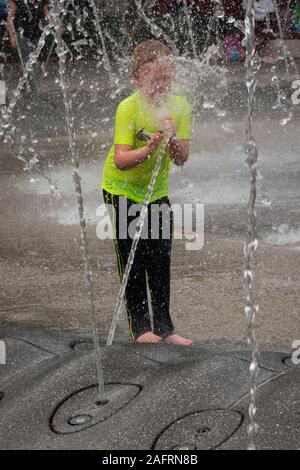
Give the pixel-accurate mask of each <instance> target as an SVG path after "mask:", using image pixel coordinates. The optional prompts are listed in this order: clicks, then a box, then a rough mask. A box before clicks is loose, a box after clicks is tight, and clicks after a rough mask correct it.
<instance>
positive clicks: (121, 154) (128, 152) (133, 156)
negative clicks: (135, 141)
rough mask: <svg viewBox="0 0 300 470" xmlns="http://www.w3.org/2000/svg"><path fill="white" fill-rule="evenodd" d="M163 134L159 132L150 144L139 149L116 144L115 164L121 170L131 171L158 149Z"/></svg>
mask: <svg viewBox="0 0 300 470" xmlns="http://www.w3.org/2000/svg"><path fill="white" fill-rule="evenodd" d="M162 137H163V136H162V134H160V133H159V132H158V133H157V134H154V136H152V137H151V139H150V140H149V142H148V144H147V145H145V146H144V147H140V148H138V149H134V150H133V149H132V147H131V145H121V144H115V164H116V167H117V168H119V170H129V169H130V168H134V167H135V166H137V165H140V164H141V163H142V162H144V161H145V160H147V159H148V158H150V157H151V156H152V155H153V153H154V152H155V150H156V149H157V147H158V145H159V142H160V140H161V139H162Z"/></svg>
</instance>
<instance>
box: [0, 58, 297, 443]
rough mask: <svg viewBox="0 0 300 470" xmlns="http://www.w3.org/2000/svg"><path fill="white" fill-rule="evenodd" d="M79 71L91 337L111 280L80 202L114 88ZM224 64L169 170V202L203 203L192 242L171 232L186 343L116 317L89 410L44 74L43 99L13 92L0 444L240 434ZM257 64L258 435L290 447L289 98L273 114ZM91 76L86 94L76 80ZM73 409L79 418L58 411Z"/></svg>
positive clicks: (236, 186) (96, 167)
mask: <svg viewBox="0 0 300 470" xmlns="http://www.w3.org/2000/svg"><path fill="white" fill-rule="evenodd" d="M92 71H93V66H92V65H91V67H90V68H87V69H86V70H85V71H83V72H82V74H83V79H84V80H85V85H84V86H83V85H80V80H81V79H82V77H79V78H78V79H76V80H75V79H74V80H72V81H71V87H72V90H73V92H74V93H75V92H76V95H75V97H74V100H75V101H76V107H75V109H76V119H75V124H76V132H77V144H78V146H77V148H78V151H79V155H80V160H81V167H80V173H81V176H82V186H83V196H84V205H85V215H86V218H87V222H88V226H87V233H88V239H89V250H90V257H91V265H92V270H93V279H94V286H95V296H96V312H97V326H98V331H99V336H100V338H101V344H102V345H104V342H105V339H106V336H107V332H108V329H109V326H110V322H111V317H112V311H113V308H114V305H115V302H116V296H117V292H118V287H119V280H118V275H117V271H116V261H115V254H114V248H113V243H112V242H111V241H109V240H102V241H101V240H99V239H98V238H97V236H96V223H97V218H96V216H95V211H96V208H97V206H98V205H99V203H101V202H102V198H101V195H100V191H99V186H100V178H101V172H102V167H103V161H104V158H105V155H106V153H107V149H108V147H109V145H110V144H111V141H112V125H113V120H112V119H113V107H114V106H115V105H116V102H117V101H118V100H120V99H121V97H122V96H123V94H125V93H127V92H128V89H127V88H126V87H125V88H124V89H122V90H121V92H120V94H119V95H118V96H116V97H115V98H112V97H111V96H110V95H109V94H108V93H107V92H106V91H105V90H106V82H105V80H104V78H103V77H102V79H101V80H100V82H99V77H97V76H96V75H95V72H94V73H92ZM231 72H232V71H231ZM234 72H235V73H231V74H230V77H229V78H230V83H229V84H228V86H227V88H226V93H225V94H224V96H223V98H222V100H221V102H219V103H218V105H217V106H215V109H202V110H200V111H199V113H198V112H197V119H196V120H195V123H194V126H193V133H192V141H191V157H190V160H189V162H188V165H186V167H184V168H183V169H174V170H173V171H172V172H171V175H170V196H171V200H172V202H180V203H182V202H193V203H195V202H201V203H204V204H205V243H204V247H203V249H202V250H200V251H190V252H189V251H186V250H185V245H184V241H180V240H177V241H175V242H174V248H173V258H172V280H171V290H172V301H171V313H172V318H173V320H174V324H175V327H176V330H177V331H178V332H179V333H182V334H184V335H187V336H190V337H192V338H193V339H194V341H195V342H194V346H193V347H192V348H191V349H182V348H179V347H172V346H169V345H160V346H141V345H136V344H133V343H130V342H128V340H127V337H128V325H127V319H126V318H125V315H123V316H122V318H121V319H120V322H119V325H118V329H117V336H116V341H115V343H114V344H113V346H112V347H110V348H108V349H107V348H104V349H103V368H104V377H105V383H106V384H107V385H106V389H107V392H108V395H109V396H110V397H111V400H110V401H109V403H108V404H107V405H104V406H103V407H100V408H99V407H95V404H94V402H95V401H96V395H95V387H94V385H95V382H96V377H95V370H96V369H95V364H94V355H93V352H92V351H91V345H90V343H89V341H90V336H91V323H90V316H89V302H88V293H87V289H86V285H85V278H84V265H83V259H82V256H81V253H80V234H79V230H78V216H77V208H76V204H75V195H74V187H73V182H72V165H71V164H70V156H69V154H68V149H67V140H66V136H65V119H64V114H63V110H64V108H63V104H62V101H61V94H60V92H59V90H57V86H56V85H54V82H53V80H52V79H50V78H49V79H48V80H46V81H45V83H43V93H44V95H45V96H46V101H45V102H41V101H37V102H36V103H35V104H34V103H31V102H30V100H28V98H26V97H24V98H23V99H22V100H21V102H20V103H19V104H18V106H17V108H16V110H15V114H14V119H15V120H14V124H15V125H16V136H17V139H16V140H15V141H14V144H13V146H12V147H11V146H10V145H8V144H4V143H1V158H0V169H1V175H0V184H1V189H0V197H1V206H0V216H1V231H0V282H1V291H0V319H1V325H0V340H4V341H5V343H6V347H7V364H6V365H0V392H3V396H2V395H1V393H0V408H1V424H2V425H1V429H0V433H1V437H0V447H1V448H4V449H17V448H36V449H38V448H50V449H58V448H64V449H67V448H74V449H77V448H85V449H89V448H97V449H132V448H133V449H150V448H157V449H173V448H176V447H188V448H195V447H196V448H199V449H202V448H206V449H207V448H233V449H238V448H246V447H247V433H246V425H247V406H248V403H249V361H250V355H249V352H247V348H248V347H247V344H246V322H245V317H244V293H243V282H242V272H243V243H244V240H245V239H246V236H247V233H246V204H247V198H248V191H249V174H248V170H247V168H246V166H245V165H244V160H245V155H244V153H243V143H244V117H245V97H246V96H245V87H244V82H243V73H242V70H241V69H239V68H236V69H235V70H234ZM281 72H282V71H281ZM52 73H53V75H55V73H56V71H55V70H54V69H53V71H52ZM260 76H261V82H260V83H259V86H258V90H257V104H256V113H255V116H254V126H253V129H254V132H255V136H256V139H257V143H258V147H259V150H260V160H259V163H260V166H259V171H260V173H261V174H260V178H259V181H258V185H259V191H258V204H257V205H258V231H259V249H258V252H257V254H256V257H255V260H254V262H253V266H254V272H255V278H254V290H255V295H256V300H257V302H258V304H259V306H260V309H259V312H258V315H257V319H256V326H257V337H258V340H259V344H260V349H261V350H262V351H263V352H262V353H261V357H260V373H259V377H258V383H259V387H258V392H257V395H258V396H257V402H258V412H257V419H258V422H259V424H260V430H259V434H258V437H257V446H258V448H272V449H278V448H284V449H297V448H299V442H300V436H299V429H300V427H299V421H300V420H299V409H300V408H299V401H300V395H299V377H300V374H299V370H300V369H299V367H300V366H294V367H290V366H291V363H290V362H289V361H287V362H286V363H285V362H284V359H285V358H287V357H290V356H291V352H292V343H293V341H295V340H299V339H300V322H299V308H300V297H299V280H300V279H299V261H300V260H299V257H300V235H299V234H300V219H299V214H300V210H299V207H300V206H299V202H300V192H299V188H300V186H299V144H300V142H299V109H300V107H299V106H298V107H297V106H294V107H290V110H292V112H293V116H292V119H291V120H290V122H289V123H288V124H287V125H282V124H281V122H280V121H281V120H282V119H284V118H285V117H286V115H287V114H286V112H285V111H284V110H282V109H278V108H277V109H274V104H275V103H276V91H275V89H274V87H273V86H271V85H270V78H271V75H270V71H269V70H268V69H267V68H265V69H262V70H261V75H260ZM52 78H53V77H52ZM95 83H96V84H97V89H96V92H95V90H94V91H93V90H91V89H90V86H91V85H93V84H95ZM214 86H215V83H211V87H212V89H213V88H214ZM287 86H288V87H289V86H290V83H289V84H287ZM55 87H56V88H55ZM103 90H104V91H103ZM103 97H105V99H104V98H103ZM50 101H52V102H53V103H54V105H55V106H52V105H51V103H50ZM217 108H218V109H219V110H220V109H221V110H223V111H225V115H224V114H223V113H219V115H218V111H217ZM22 136H25V137H24V139H25V140H24V142H25V144H24V148H25V150H24V152H25V153H24V155H25V156H26V158H27V159H30V158H31V157H32V156H33V154H34V151H35V152H36V153H37V155H38V157H39V160H40V167H41V168H42V169H43V172H44V175H45V176H46V177H47V178H50V179H51V180H53V181H54V182H55V184H56V185H57V187H58V190H59V192H60V195H61V197H59V196H57V195H51V193H50V191H49V183H48V181H47V180H46V179H45V178H43V177H42V176H41V175H40V174H39V173H37V172H33V173H32V174H28V173H27V174H26V173H24V172H23V169H22V164H21V163H20V161H18V160H17V158H16V157H17V156H18V154H19V152H20V150H21V145H20V142H21V138H22ZM31 178H34V180H31ZM77 392H78V393H77ZM1 396H2V398H1ZM77 415H79V416H80V415H84V416H87V418H86V419H87V420H89V421H88V422H87V423H86V424H81V425H80V424H77V425H76V426H71V425H70V424H68V420H69V419H70V418H72V417H73V418H74V417H76V416H77ZM85 426H86V428H85Z"/></svg>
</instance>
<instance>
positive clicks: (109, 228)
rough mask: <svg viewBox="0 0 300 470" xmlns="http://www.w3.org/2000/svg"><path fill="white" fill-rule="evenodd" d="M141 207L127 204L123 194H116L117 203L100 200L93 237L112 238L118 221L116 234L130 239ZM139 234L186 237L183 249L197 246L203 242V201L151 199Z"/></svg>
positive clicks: (148, 236) (201, 246)
mask: <svg viewBox="0 0 300 470" xmlns="http://www.w3.org/2000/svg"><path fill="white" fill-rule="evenodd" d="M142 208H143V205H142V204H134V203H133V204H130V205H127V199H126V197H124V196H119V198H118V205H117V206H116V205H114V206H112V205H111V204H107V203H106V204H101V205H100V206H99V207H98V208H97V211H96V216H97V217H100V218H101V220H100V221H99V222H98V223H97V227H96V234H97V237H98V238H99V239H100V240H106V239H111V240H112V239H115V238H116V233H115V226H116V221H118V238H119V239H127V238H131V239H134V236H135V233H136V230H137V228H138V221H139V217H140V213H141V210H142ZM171 218H172V221H173V224H171ZM149 220H150V226H149ZM172 226H173V229H172ZM140 237H141V239H143V240H145V239H151V240H158V239H170V237H173V239H175V240H186V243H185V249H186V250H201V248H203V246H204V204H198V203H185V204H172V205H169V204H167V203H161V204H159V203H151V204H150V205H149V206H148V214H147V215H146V217H145V221H144V225H143V227H142V230H141V235H140Z"/></svg>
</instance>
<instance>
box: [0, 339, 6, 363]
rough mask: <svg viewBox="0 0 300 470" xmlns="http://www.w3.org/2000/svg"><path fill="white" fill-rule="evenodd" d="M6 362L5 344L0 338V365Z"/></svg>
mask: <svg viewBox="0 0 300 470" xmlns="http://www.w3.org/2000/svg"><path fill="white" fill-rule="evenodd" d="M4 364H6V344H5V341H3V340H0V365H4Z"/></svg>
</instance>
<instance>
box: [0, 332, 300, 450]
mask: <svg viewBox="0 0 300 470" xmlns="http://www.w3.org/2000/svg"><path fill="white" fill-rule="evenodd" d="M2 337H3V339H4V340H5V341H6V344H7V365H6V366H2V367H1V369H0V374H1V391H3V397H2V399H1V401H0V408H1V423H2V425H1V430H0V442H1V444H0V448H1V449H98V450H100V449H106V450H113V449H123V450H125V449H157V450H158V449H160V450H172V449H191V450H195V449H197V450H201V449H245V448H247V445H248V442H247V432H246V426H247V421H248V418H247V407H248V401H249V394H248V388H249V384H248V376H249V363H250V353H247V352H246V351H245V348H244V347H243V345H242V343H237V342H236V343H233V342H228V341H227V342H222V343H221V342H220V343H219V344H217V345H216V344H215V343H214V342H205V343H196V344H194V346H193V347H192V348H184V347H179V346H177V347H176V346H170V345H138V344H133V343H130V342H128V341H126V340H124V339H123V340H122V339H121V338H120V337H119V338H116V342H115V343H114V344H113V346H111V347H109V348H105V349H103V347H102V348H101V350H102V362H103V370H104V380H105V393H106V398H107V400H108V402H107V403H106V404H105V405H98V404H97V403H96V402H97V393H96V385H95V382H96V377H95V365H94V352H93V351H92V350H91V349H92V347H91V342H90V341H91V340H90V338H89V337H88V336H87V335H86V334H84V333H83V332H80V331H74V330H73V331H70V330H67V331H66V330H56V329H49V328H33V327H28V326H27V327H24V326H18V327H15V326H14V327H6V328H4V329H2ZM287 356H288V354H287V353H286V352H284V351H277V352H276V351H273V352H270V351H269V352H268V351H266V352H262V353H261V356H260V360H259V365H260V367H259V375H258V392H257V398H258V421H259V425H260V428H259V433H258V436H257V447H258V448H259V449H297V448H299V439H300V435H299V423H298V414H297V413H298V409H299V399H300V396H299V378H300V375H299V370H298V369H297V367H296V366H294V367H288V366H287V364H286V363H285V362H284V360H285V359H286V357H287Z"/></svg>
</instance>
